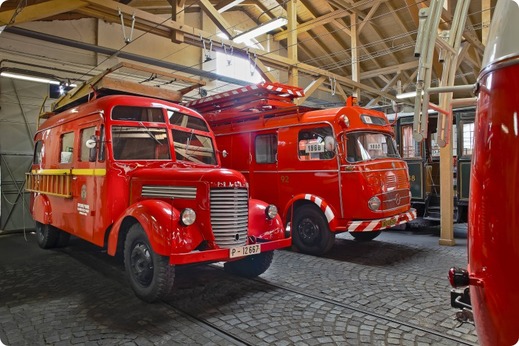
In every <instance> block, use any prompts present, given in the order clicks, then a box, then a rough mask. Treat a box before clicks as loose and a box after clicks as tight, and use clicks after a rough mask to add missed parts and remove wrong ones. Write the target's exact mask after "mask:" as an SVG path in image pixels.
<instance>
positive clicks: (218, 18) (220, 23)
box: [200, 0, 234, 38]
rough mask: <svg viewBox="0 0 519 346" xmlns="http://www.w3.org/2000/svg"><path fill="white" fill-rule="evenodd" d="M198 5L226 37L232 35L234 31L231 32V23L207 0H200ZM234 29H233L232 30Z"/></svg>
mask: <svg viewBox="0 0 519 346" xmlns="http://www.w3.org/2000/svg"><path fill="white" fill-rule="evenodd" d="M200 6H201V7H202V9H203V10H204V12H205V14H207V16H208V17H209V18H211V20H212V21H213V23H214V24H215V25H216V26H217V27H218V29H220V30H221V31H222V32H223V33H224V34H225V35H227V37H229V38H231V37H234V32H231V31H230V29H231V27H232V26H231V25H230V24H229V23H228V22H227V21H226V20H225V18H224V17H223V16H222V15H221V14H220V13H219V12H218V11H217V10H216V8H214V6H213V5H212V4H211V2H210V1H209V0H200ZM233 31H234V30H233Z"/></svg>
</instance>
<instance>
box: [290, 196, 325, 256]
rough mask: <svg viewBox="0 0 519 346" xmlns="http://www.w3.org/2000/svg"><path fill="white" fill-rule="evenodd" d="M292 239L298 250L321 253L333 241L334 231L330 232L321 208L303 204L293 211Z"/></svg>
mask: <svg viewBox="0 0 519 346" xmlns="http://www.w3.org/2000/svg"><path fill="white" fill-rule="evenodd" d="M292 241H293V242H294V245H295V246H296V247H297V248H298V249H299V251H301V252H304V253H308V254H311V255H323V254H325V253H326V252H328V251H329V250H330V249H331V248H332V246H333V244H334V243H335V233H332V232H330V228H329V227H328V222H327V221H326V218H325V217H324V214H323V212H322V211H321V209H319V208H317V207H316V206H314V205H310V204H308V205H304V206H302V207H300V208H298V209H297V210H296V212H295V216H294V220H293V228H292Z"/></svg>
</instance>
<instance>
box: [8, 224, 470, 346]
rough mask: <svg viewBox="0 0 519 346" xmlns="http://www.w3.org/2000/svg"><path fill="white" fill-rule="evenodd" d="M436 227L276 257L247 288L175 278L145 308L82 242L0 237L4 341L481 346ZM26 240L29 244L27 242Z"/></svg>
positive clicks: (190, 273)
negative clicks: (452, 294)
mask: <svg viewBox="0 0 519 346" xmlns="http://www.w3.org/2000/svg"><path fill="white" fill-rule="evenodd" d="M455 236H456V245H455V246H451V247H445V246H439V245H438V238H439V228H438V227H426V228H423V227H420V228H413V229H412V231H404V230H394V231H388V232H385V233H382V235H381V236H379V237H378V238H377V239H375V240H374V241H371V242H366V243H360V242H356V241H353V240H352V238H351V236H349V235H348V234H341V235H339V236H338V237H337V240H336V243H335V246H334V248H333V249H332V251H331V252H330V253H329V254H328V255H326V256H325V257H315V256H309V255H304V254H300V253H297V252H293V251H288V250H283V251H277V252H276V254H275V257H274V262H273V264H272V266H271V267H270V269H269V270H268V271H267V272H266V273H265V274H263V275H262V276H261V277H260V278H258V279H254V280H250V279H243V278H240V277H235V276H232V275H229V274H226V273H225V272H223V271H222V270H221V266H220V265H218V264H215V265H201V266H189V267H182V268H180V267H179V268H178V270H177V275H176V281H175V290H174V293H173V295H172V296H171V298H170V299H168V300H167V301H164V302H160V303H156V304H147V303H144V302H142V301H140V300H139V299H137V298H136V297H135V296H134V294H133V292H132V290H131V289H130V288H129V286H128V284H127V283H126V278H125V275H124V268H123V266H122V263H120V262H119V261H118V260H117V259H114V258H112V257H109V256H107V255H106V254H104V253H103V252H102V251H101V250H100V249H98V248H95V247H93V246H90V245H89V244H86V243H85V242H83V241H80V240H78V239H72V241H71V244H70V246H69V247H67V248H65V249H60V250H41V249H39V248H38V246H37V245H36V242H35V239H34V235H32V234H27V235H26V237H24V235H23V234H21V233H20V234H10V235H1V234H0V340H1V341H2V342H3V344H6V345H9V346H11V345H13V346H14V345H457V344H459V345H477V344H478V341H477V336H476V333H475V329H474V327H473V326H472V325H468V324H464V325H462V326H458V323H457V322H456V321H455V320H454V318H453V317H454V310H453V309H452V308H450V305H449V285H448V280H447V278H446V276H447V271H448V269H449V268H450V267H451V266H453V265H457V266H465V265H466V225H457V226H456V227H455ZM25 238H26V239H25Z"/></svg>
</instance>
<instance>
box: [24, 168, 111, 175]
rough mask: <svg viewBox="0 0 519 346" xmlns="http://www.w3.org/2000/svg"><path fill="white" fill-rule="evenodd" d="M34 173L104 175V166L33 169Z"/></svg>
mask: <svg viewBox="0 0 519 346" xmlns="http://www.w3.org/2000/svg"><path fill="white" fill-rule="evenodd" d="M31 173H32V174H35V175H86V176H98V177H99V176H105V175H106V168H73V169H33V170H32V171H31Z"/></svg>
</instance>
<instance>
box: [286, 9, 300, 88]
mask: <svg viewBox="0 0 519 346" xmlns="http://www.w3.org/2000/svg"><path fill="white" fill-rule="evenodd" d="M287 13H288V30H287V31H288V36H287V51H288V58H289V59H290V60H292V61H295V62H296V63H297V61H298V58H297V0H289V1H288V5H287ZM288 84H289V85H294V86H299V71H298V67H297V65H291V66H289V67H288Z"/></svg>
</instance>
